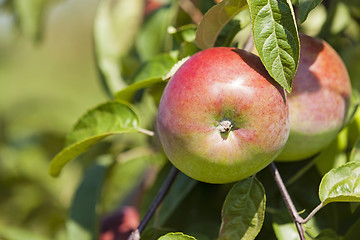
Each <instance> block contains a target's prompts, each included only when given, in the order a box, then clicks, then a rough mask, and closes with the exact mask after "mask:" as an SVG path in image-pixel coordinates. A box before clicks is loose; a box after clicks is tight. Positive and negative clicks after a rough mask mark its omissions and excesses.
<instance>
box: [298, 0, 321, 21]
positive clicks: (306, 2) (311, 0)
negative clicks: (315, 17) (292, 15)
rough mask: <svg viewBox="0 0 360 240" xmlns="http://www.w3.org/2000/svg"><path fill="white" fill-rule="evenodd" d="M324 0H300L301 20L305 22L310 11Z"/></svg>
mask: <svg viewBox="0 0 360 240" xmlns="http://www.w3.org/2000/svg"><path fill="white" fill-rule="evenodd" d="M321 2H322V0H299V15H300V16H299V19H300V22H301V23H303V22H305V20H306V18H307V16H308V15H309V13H310V11H311V10H313V9H314V8H315V7H316V6H317V5H319V4H320V3H321Z"/></svg>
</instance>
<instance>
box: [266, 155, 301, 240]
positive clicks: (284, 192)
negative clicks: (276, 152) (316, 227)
mask: <svg viewBox="0 0 360 240" xmlns="http://www.w3.org/2000/svg"><path fill="white" fill-rule="evenodd" d="M269 167H270V170H271V173H272V174H273V176H274V179H275V182H276V184H277V185H278V187H279V190H280V193H281V195H282V196H283V199H284V201H285V204H286V207H287V208H288V210H289V211H290V214H291V216H292V218H293V220H294V222H295V226H296V229H297V231H298V233H299V236H300V239H301V240H305V234H304V229H303V228H302V225H301V224H302V223H303V222H304V219H302V217H300V215H299V213H298V212H297V211H296V208H295V205H294V203H293V201H292V200H291V197H290V195H289V193H288V191H287V189H286V187H285V184H284V182H283V180H282V178H281V176H280V173H279V170H278V169H277V167H276V165H275V163H274V162H272V163H271V164H270V165H269Z"/></svg>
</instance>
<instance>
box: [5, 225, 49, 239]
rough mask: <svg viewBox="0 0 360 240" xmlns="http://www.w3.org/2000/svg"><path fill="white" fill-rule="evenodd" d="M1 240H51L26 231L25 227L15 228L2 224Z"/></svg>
mask: <svg viewBox="0 0 360 240" xmlns="http://www.w3.org/2000/svg"><path fill="white" fill-rule="evenodd" d="M0 239H10V240H24V239H26V240H50V239H49V238H46V237H43V236H40V235H37V234H35V233H34V232H33V231H30V230H25V229H24V227H22V228H20V227H13V226H8V225H4V224H0Z"/></svg>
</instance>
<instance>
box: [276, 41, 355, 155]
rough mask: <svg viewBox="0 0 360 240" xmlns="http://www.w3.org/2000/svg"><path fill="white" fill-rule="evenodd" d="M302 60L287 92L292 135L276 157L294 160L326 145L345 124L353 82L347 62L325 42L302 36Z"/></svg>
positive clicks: (312, 153) (316, 151) (311, 153)
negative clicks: (351, 81) (289, 90)
mask: <svg viewBox="0 0 360 240" xmlns="http://www.w3.org/2000/svg"><path fill="white" fill-rule="evenodd" d="M300 44H301V47H300V61H299V66H298V70H297V72H296V75H295V77H294V81H293V86H292V92H291V94H288V102H289V110H290V135H289V140H288V143H287V144H286V146H285V149H284V150H283V152H282V153H281V154H280V155H279V157H278V158H277V160H282V161H294V160H301V159H305V158H308V157H311V156H313V155H314V154H316V153H318V152H319V151H321V150H322V149H323V148H325V147H326V146H327V145H328V144H329V143H330V142H331V141H332V140H334V138H335V137H336V136H337V134H338V133H339V131H340V130H341V128H342V127H343V124H344V121H345V117H346V114H347V111H348V106H349V101H350V96H351V83H350V79H349V76H348V72H347V70H346V67H345V65H344V63H343V62H342V60H341V58H340V57H339V55H338V54H337V53H336V52H335V50H334V49H333V48H332V47H331V46H330V45H329V44H327V43H326V42H325V41H322V40H320V39H316V38H313V37H310V36H306V35H300Z"/></svg>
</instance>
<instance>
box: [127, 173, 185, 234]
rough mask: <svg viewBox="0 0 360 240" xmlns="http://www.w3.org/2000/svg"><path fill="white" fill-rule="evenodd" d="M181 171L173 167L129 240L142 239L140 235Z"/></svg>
mask: <svg viewBox="0 0 360 240" xmlns="http://www.w3.org/2000/svg"><path fill="white" fill-rule="evenodd" d="M178 172H179V170H177V168H175V167H172V169H171V171H170V173H169V175H168V176H167V178H166V180H165V182H164V184H163V186H162V187H161V189H160V191H159V193H158V195H157V196H156V198H155V200H154V202H153V203H152V204H151V206H150V208H149V209H148V211H147V212H146V214H145V216H144V218H143V219H142V220H141V222H140V224H139V226H138V228H137V229H136V230H134V231H133V232H132V233H131V235H130V237H129V238H128V240H138V239H140V234H141V233H142V232H143V231H144V229H145V227H146V225H147V224H148V223H149V221H150V219H151V217H152V216H153V215H154V213H155V211H156V209H157V208H158V207H159V205H160V203H161V202H162V201H163V200H164V198H165V196H166V194H167V193H168V191H169V189H170V187H171V185H172V183H173V182H174V180H175V177H176V176H177V174H178Z"/></svg>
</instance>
